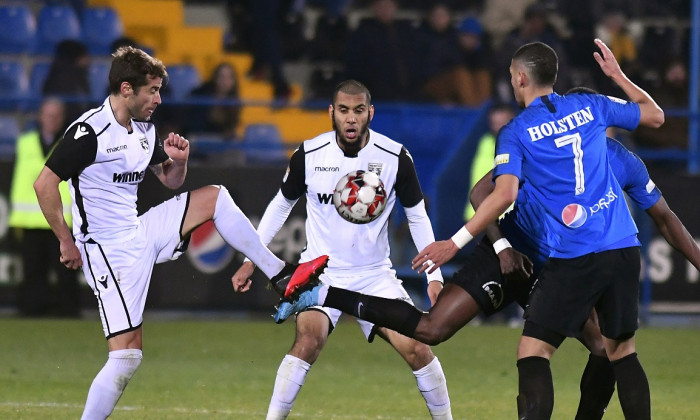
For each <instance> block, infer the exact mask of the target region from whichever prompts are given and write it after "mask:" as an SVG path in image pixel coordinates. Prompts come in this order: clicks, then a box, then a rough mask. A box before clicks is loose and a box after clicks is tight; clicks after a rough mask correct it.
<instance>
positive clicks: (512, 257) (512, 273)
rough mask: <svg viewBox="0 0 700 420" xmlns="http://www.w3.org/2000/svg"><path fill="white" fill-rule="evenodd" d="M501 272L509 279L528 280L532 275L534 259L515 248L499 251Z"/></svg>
mask: <svg viewBox="0 0 700 420" xmlns="http://www.w3.org/2000/svg"><path fill="white" fill-rule="evenodd" d="M498 260H499V261H500V263H501V273H502V274H503V277H505V278H506V279H508V280H509V281H526V280H527V279H529V278H530V276H531V275H532V261H530V259H529V258H528V257H527V256H526V255H523V254H521V253H520V252H518V251H516V250H514V249H513V248H506V249H504V250H503V251H501V252H499V253H498Z"/></svg>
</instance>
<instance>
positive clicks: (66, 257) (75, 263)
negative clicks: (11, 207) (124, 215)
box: [34, 166, 83, 270]
mask: <svg viewBox="0 0 700 420" xmlns="http://www.w3.org/2000/svg"><path fill="white" fill-rule="evenodd" d="M60 182H61V178H59V177H58V175H56V174H55V173H54V172H53V171H52V170H51V169H49V168H48V167H46V166H44V169H43V170H42V171H41V173H40V174H39V177H38V178H37V180H36V181H35V182H34V191H35V192H36V196H37V199H38V200H39V206H40V207H41V211H42V213H44V217H45V218H46V221H47V222H48V223H49V226H51V230H53V232H54V234H55V235H56V237H57V238H58V241H59V243H60V251H61V256H60V259H61V263H63V265H65V266H66V267H68V268H70V269H72V270H76V269H78V268H80V267H82V265H83V260H82V258H81V257H80V251H79V250H78V247H77V246H75V242H74V241H73V235H72V234H71V231H70V228H69V227H68V224H67V223H66V219H65V218H64V217H63V203H62V202H61V193H60V192H59V190H58V184H59V183H60Z"/></svg>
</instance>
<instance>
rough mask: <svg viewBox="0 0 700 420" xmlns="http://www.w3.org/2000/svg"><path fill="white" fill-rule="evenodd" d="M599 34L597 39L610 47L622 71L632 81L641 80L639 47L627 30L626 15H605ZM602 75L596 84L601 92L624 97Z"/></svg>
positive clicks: (614, 13)
mask: <svg viewBox="0 0 700 420" xmlns="http://www.w3.org/2000/svg"><path fill="white" fill-rule="evenodd" d="M598 32H599V33H598V34H597V35H598V36H597V37H598V38H600V39H601V40H603V42H605V43H606V44H607V45H608V46H609V48H610V51H612V53H613V55H614V56H615V57H616V58H617V61H618V63H620V68H621V69H622V71H623V72H624V73H625V74H627V75H628V76H629V77H630V78H631V79H640V75H639V65H638V62H637V46H636V45H635V41H634V39H633V38H632V36H631V35H630V33H629V31H628V30H627V18H626V17H625V15H624V13H622V12H620V11H616V12H610V13H607V14H605V15H604V16H603V18H602V25H601V26H600V29H599V31H598ZM600 73H601V72H597V73H596V75H598V78H597V80H596V84H597V85H598V88H599V90H600V92H601V93H603V94H606V95H616V96H620V95H622V90H620V88H619V87H617V85H616V84H615V83H613V82H611V81H610V79H609V78H608V77H605V75H601V74H600Z"/></svg>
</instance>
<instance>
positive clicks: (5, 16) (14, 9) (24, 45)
mask: <svg viewBox="0 0 700 420" xmlns="http://www.w3.org/2000/svg"><path fill="white" fill-rule="evenodd" d="M0 28H2V31H0V53H7V54H22V53H27V52H30V51H31V50H32V49H33V48H34V40H35V38H36V19H35V18H34V14H33V13H32V11H31V9H30V8H29V6H26V5H5V6H0Z"/></svg>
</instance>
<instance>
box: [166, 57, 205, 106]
mask: <svg viewBox="0 0 700 420" xmlns="http://www.w3.org/2000/svg"><path fill="white" fill-rule="evenodd" d="M200 82H201V79H200V77H199V72H198V71H197V68H196V67H194V66H192V65H190V64H177V65H172V66H168V84H167V87H166V89H165V92H164V95H165V96H168V97H171V98H174V99H176V100H181V99H184V98H186V97H187V96H188V95H189V94H190V92H191V91H192V89H194V88H196V87H197V86H199V84H200Z"/></svg>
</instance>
